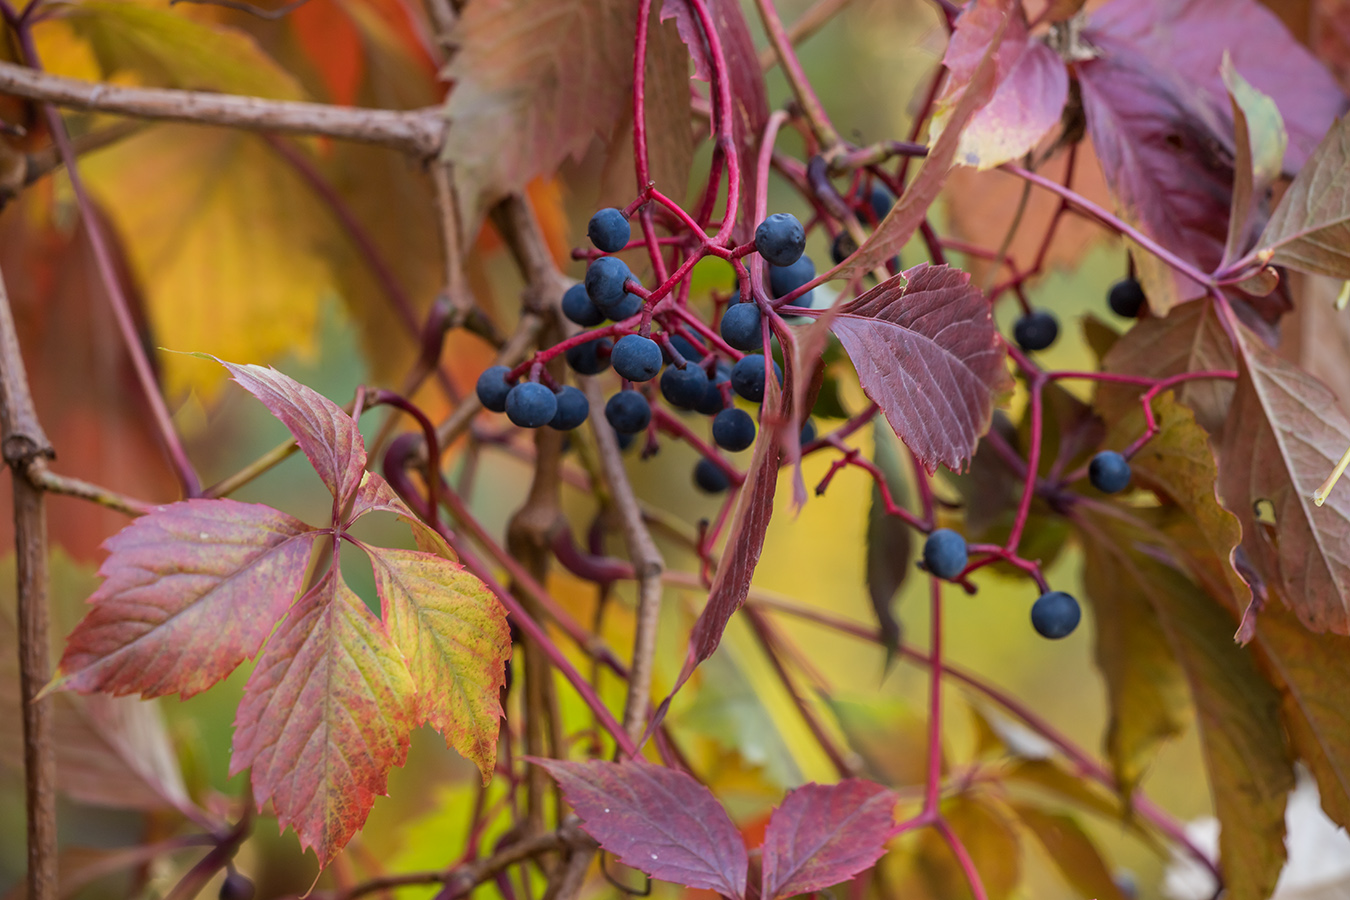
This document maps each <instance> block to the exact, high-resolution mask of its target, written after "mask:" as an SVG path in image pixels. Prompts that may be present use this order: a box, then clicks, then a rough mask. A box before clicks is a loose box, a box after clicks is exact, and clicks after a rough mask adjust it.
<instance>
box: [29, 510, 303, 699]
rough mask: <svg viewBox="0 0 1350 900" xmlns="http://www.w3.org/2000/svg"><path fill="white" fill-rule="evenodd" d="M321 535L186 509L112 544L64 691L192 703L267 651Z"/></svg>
mask: <svg viewBox="0 0 1350 900" xmlns="http://www.w3.org/2000/svg"><path fill="white" fill-rule="evenodd" d="M318 536H319V535H318V533H317V532H315V531H314V530H313V529H311V528H310V527H309V526H308V525H306V524H305V523H304V522H301V521H299V520H298V519H293V518H291V517H290V516H288V515H285V514H284V513H280V512H277V511H276V510H274V509H271V508H270V507H267V506H263V505H261V504H254V503H239V502H238V501H235V500H184V501H182V502H181V503H171V504H168V505H167V506H161V507H160V508H159V509H157V510H155V511H154V512H153V513H151V514H150V515H148V516H142V517H141V518H139V519H137V520H136V521H134V522H132V523H131V524H130V525H128V526H127V527H126V528H124V529H122V530H121V531H119V532H118V533H117V534H115V535H113V536H112V537H111V538H109V539H108V540H107V542H105V543H104V547H105V548H106V549H107V550H108V551H109V556H108V558H107V559H106V560H104V562H103V566H102V567H101V568H100V569H99V574H100V575H101V576H103V578H104V582H103V584H102V585H101V586H100V587H99V589H98V590H97V591H95V592H94V595H93V596H92V597H90V598H89V602H90V603H91V604H92V605H93V607H94V608H93V609H92V610H91V611H90V612H89V614H88V615H87V616H85V617H84V620H83V621H81V622H80V624H79V625H78V626H77V627H76V628H75V631H74V633H73V634H71V636H70V639H69V641H68V642H67V644H66V651H65V654H64V655H63V656H62V657H61V666H60V669H59V671H58V674H57V680H56V682H54V684H56V685H57V686H60V687H65V688H69V689H71V690H75V691H79V692H81V693H91V692H93V691H104V692H106V693H110V694H140V695H141V696H143V697H158V696H161V695H163V694H172V693H175V692H177V693H181V694H182V695H183V696H184V697H190V696H192V695H193V694H196V693H198V692H200V691H204V690H206V689H207V688H208V687H210V686H211V685H213V684H215V683H216V682H217V681H220V680H221V679H223V678H224V677H225V676H227V675H229V674H230V673H231V672H233V671H234V669H235V667H236V666H238V665H239V664H240V663H241V662H243V661H244V658H245V657H250V656H253V655H254V654H256V653H257V652H258V648H260V647H261V646H262V644H263V641H265V640H266V639H267V636H268V634H270V633H271V631H272V627H273V626H274V625H275V624H276V622H277V620H278V619H279V618H281V616H282V615H284V614H285V612H286V608H287V607H289V606H290V605H291V601H293V600H294V599H295V595H296V593H297V592H298V591H299V590H300V582H301V579H302V578H303V577H304V574H305V569H306V567H307V566H308V564H309V555H310V550H311V549H312V548H313V546H314V542H315V540H316V539H317V538H318Z"/></svg>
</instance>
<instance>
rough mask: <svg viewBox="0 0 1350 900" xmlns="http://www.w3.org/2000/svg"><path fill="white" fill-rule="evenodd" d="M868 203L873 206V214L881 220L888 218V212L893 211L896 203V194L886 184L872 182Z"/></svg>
mask: <svg viewBox="0 0 1350 900" xmlns="http://www.w3.org/2000/svg"><path fill="white" fill-rule="evenodd" d="M867 205H868V206H870V207H871V208H872V215H874V216H876V217H877V221H878V222H880V221H881V220H882V219H884V218H886V214H887V213H888V212H890V211H891V207H892V206H894V205H895V195H894V194H892V193H891V192H890V189H889V188H887V187H886V185H884V184H878V183H876V182H873V183H872V190H871V191H870V192H869V193H868V195H867Z"/></svg>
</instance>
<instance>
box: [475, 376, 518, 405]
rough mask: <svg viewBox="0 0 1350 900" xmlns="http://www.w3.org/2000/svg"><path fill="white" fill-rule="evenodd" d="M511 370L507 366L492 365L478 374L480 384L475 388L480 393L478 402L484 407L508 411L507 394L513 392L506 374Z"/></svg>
mask: <svg viewBox="0 0 1350 900" xmlns="http://www.w3.org/2000/svg"><path fill="white" fill-rule="evenodd" d="M510 371H511V369H510V368H509V367H507V366H490V367H489V368H486V369H484V370H483V374H482V375H479V376H478V384H477V385H476V387H475V388H474V390H475V391H476V392H477V394H478V402H480V403H482V404H483V408H484V409H490V410H492V411H493V412H506V395H507V394H509V393H510V392H511V385H510V384H509V383H508V382H507V380H506V374H507V373H508V372H510Z"/></svg>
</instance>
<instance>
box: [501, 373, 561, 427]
mask: <svg viewBox="0 0 1350 900" xmlns="http://www.w3.org/2000/svg"><path fill="white" fill-rule="evenodd" d="M557 411H558V399H557V397H555V396H554V395H553V392H552V391H550V390H549V389H548V388H546V387H544V386H543V385H542V384H539V383H538V382H535V381H527V382H525V383H524V384H518V385H516V386H515V387H513V388H511V392H510V393H509V394H507V395H506V417H507V418H508V419H510V420H511V422H512V423H513V424H515V425H519V426H520V427H521V428H540V427H542V426H544V425H547V424H548V423H549V420H551V419H552V418H553V414H554V413H556V412H557Z"/></svg>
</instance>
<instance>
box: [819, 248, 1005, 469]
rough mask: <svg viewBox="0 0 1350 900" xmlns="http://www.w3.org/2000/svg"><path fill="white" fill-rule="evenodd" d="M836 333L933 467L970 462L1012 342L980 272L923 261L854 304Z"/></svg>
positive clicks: (903, 435)
mask: <svg viewBox="0 0 1350 900" xmlns="http://www.w3.org/2000/svg"><path fill="white" fill-rule="evenodd" d="M906 279H907V283H906ZM834 333H835V334H836V335H838V337H839V340H840V342H841V343H842V344H843V345H844V349H845V350H846V351H848V355H849V357H850V358H851V359H852V360H853V365H854V367H855V368H856V369H857V370H858V379H859V381H861V382H862V388H863V391H864V392H866V394H867V396H868V397H870V398H872V399H873V400H875V401H876V403H877V404H878V405H879V406H880V407H881V411H882V412H883V413H885V414H886V420H887V421H888V422H890V423H891V427H892V428H893V429H895V433H896V434H897V435H899V436H900V439H901V440H902V441H904V442H905V444H906V446H908V447H909V448H910V449H911V450H913V451H914V453H915V454H916V455H917V456H918V457H919V459H920V460H922V461H923V464H924V466H925V467H927V468H928V470H929V471H933V470H934V469H936V468H937V464H938V463H942V464H944V465H946V466H947V467H948V468H950V469H952V470H958V469H960V468H962V467H963V466H964V465H965V463H966V462H968V461H969V459H970V457H971V454H972V453H974V451H975V443H976V442H977V441H978V440H979V438H980V435H982V434H984V433H985V431H987V430H988V429H989V421H990V418H991V416H992V415H993V412H994V399H995V397H996V396H997V395H998V393H999V392H1001V391H1003V390H1005V389H1006V388H1007V385H1008V383H1009V380H1008V375H1007V371H1006V369H1005V368H1004V364H1003V359H1004V349H1003V348H1004V345H1003V343H1002V340H1001V339H1000V338H999V335H998V331H997V330H996V329H995V327H994V320H993V316H992V315H990V312H989V304H988V303H987V302H986V301H985V299H984V295H983V294H982V293H981V292H980V289H979V288H977V287H975V286H974V285H972V284H971V283H970V275H969V274H967V273H965V272H962V271H961V270H959V269H954V268H951V267H949V266H930V265H927V264H923V265H919V266H916V267H914V268H913V269H910V270H909V271H908V272H905V273H904V275H903V277H901V276H896V277H894V278H891V279H889V280H887V281H884V282H882V283H881V284H879V285H877V286H876V287H875V288H873V289H872V290H870V291H868V292H867V293H866V294H863V295H862V296H861V297H859V298H858V299H856V300H853V301H852V302H850V303H848V304H846V305H845V306H844V307H843V308H842V309H841V310H840V313H839V316H838V317H837V318H836V319H835V320H834Z"/></svg>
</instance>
